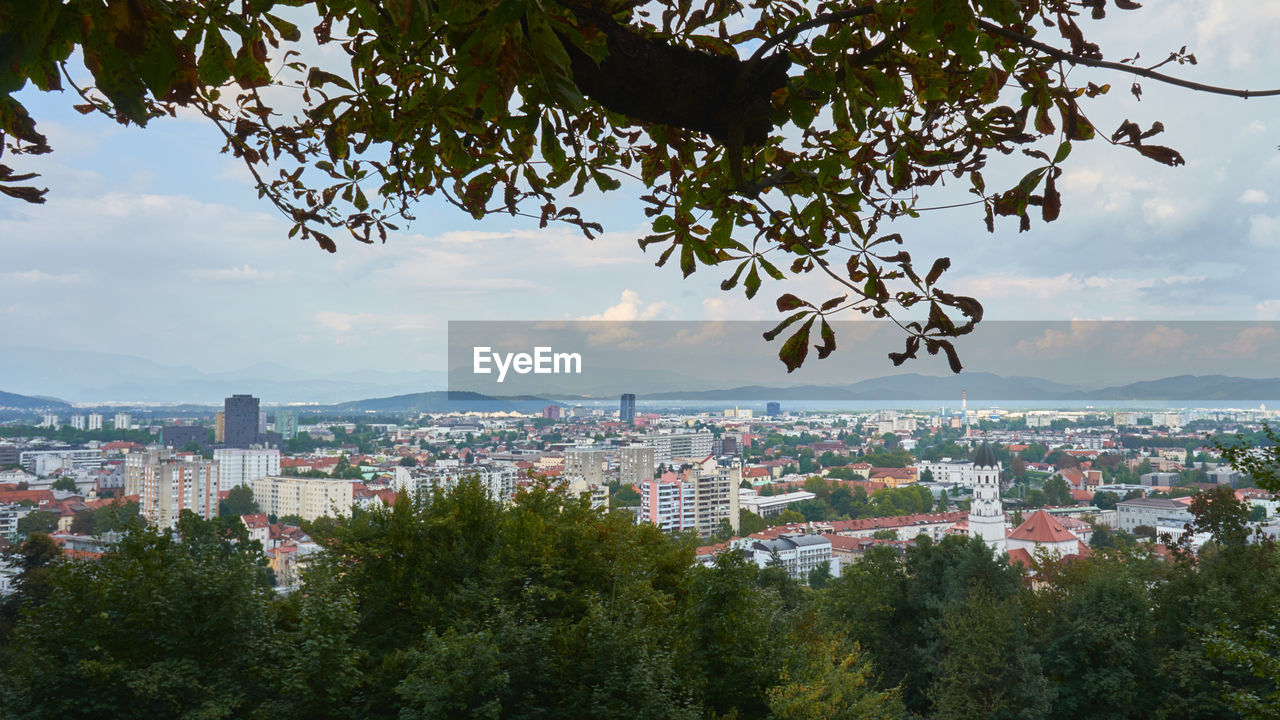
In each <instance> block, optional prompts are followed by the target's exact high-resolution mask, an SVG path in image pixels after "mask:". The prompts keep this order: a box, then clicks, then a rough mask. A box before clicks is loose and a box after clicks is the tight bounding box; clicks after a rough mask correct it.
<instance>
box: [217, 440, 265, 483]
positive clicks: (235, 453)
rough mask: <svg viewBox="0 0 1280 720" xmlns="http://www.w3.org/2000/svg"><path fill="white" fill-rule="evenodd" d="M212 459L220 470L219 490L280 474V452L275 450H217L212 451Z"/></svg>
mask: <svg viewBox="0 0 1280 720" xmlns="http://www.w3.org/2000/svg"><path fill="white" fill-rule="evenodd" d="M213 459H214V461H216V462H217V463H218V466H219V468H220V477H219V482H220V484H221V487H219V489H220V490H230V489H231V488H233V487H236V486H237V485H248V484H250V483H251V482H253V481H254V480H258V479H261V478H264V477H267V476H268V475H279V474H280V451H279V450H275V449H271V450H256V449H255V450H246V449H244V448H218V449H216V450H214V451H213Z"/></svg>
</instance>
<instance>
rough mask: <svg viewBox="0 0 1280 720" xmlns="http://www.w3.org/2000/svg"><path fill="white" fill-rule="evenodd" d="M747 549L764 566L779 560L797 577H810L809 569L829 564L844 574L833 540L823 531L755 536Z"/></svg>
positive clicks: (799, 578)
mask: <svg viewBox="0 0 1280 720" xmlns="http://www.w3.org/2000/svg"><path fill="white" fill-rule="evenodd" d="M746 539H747V540H749V541H750V543H749V544H745V546H744V547H743V549H744V550H745V551H746V552H747V553H749V557H750V558H751V559H752V560H754V561H755V563H756V565H759V566H760V567H762V568H764V567H768V566H769V565H770V564H777V565H779V566H781V567H782V568H783V569H784V570H786V571H787V574H788V575H790V576H791V578H792V579H793V580H800V581H802V582H803V581H807V580H808V578H809V573H811V572H813V570H814V569H815V568H817V567H818V566H820V565H826V566H827V567H828V568H829V569H830V570H831V574H832V575H833V576H839V575H840V564H839V563H838V562H835V561H834V560H833V559H832V557H831V541H830V540H828V539H827V538H825V537H822V536H821V535H800V534H796V535H782V536H781V537H777V538H773V539H771V540H754V539H751V538H746Z"/></svg>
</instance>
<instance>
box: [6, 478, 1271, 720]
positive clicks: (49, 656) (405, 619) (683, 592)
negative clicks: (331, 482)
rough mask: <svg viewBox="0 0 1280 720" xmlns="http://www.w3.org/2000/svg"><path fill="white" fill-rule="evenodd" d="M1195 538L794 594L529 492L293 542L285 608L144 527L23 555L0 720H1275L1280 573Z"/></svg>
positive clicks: (402, 512)
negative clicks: (106, 547) (301, 563)
mask: <svg viewBox="0 0 1280 720" xmlns="http://www.w3.org/2000/svg"><path fill="white" fill-rule="evenodd" d="M1219 510H1221V509H1219ZM1206 518H1207V519H1206V521H1205V522H1206V527H1208V528H1210V529H1213V530H1214V531H1215V541H1214V542H1211V543H1210V544H1209V545H1208V546H1206V548H1204V549H1202V550H1201V552H1200V553H1199V555H1198V556H1193V555H1191V554H1190V553H1189V552H1184V551H1181V550H1179V549H1178V548H1173V549H1172V550H1171V551H1170V552H1166V553H1161V554H1157V553H1155V552H1153V551H1152V549H1151V547H1150V546H1145V545H1140V544H1139V545H1134V544H1130V545H1125V546H1122V547H1119V548H1117V549H1114V550H1101V551H1098V552H1097V553H1095V554H1094V555H1093V556H1091V557H1088V558H1086V559H1082V560H1076V561H1074V562H1069V563H1066V564H1059V563H1055V562H1052V561H1050V560H1048V559H1047V558H1042V559H1041V561H1040V562H1039V563H1037V567H1035V568H1033V569H1032V570H1031V571H1030V573H1027V572H1024V571H1023V570H1022V569H1021V568H1019V567H1011V566H1010V565H1008V564H1007V563H1006V562H1004V561H1002V560H1001V559H1000V558H996V557H993V556H992V554H991V552H990V551H989V550H988V549H987V548H986V546H984V545H983V544H981V543H980V542H971V541H968V540H966V539H965V538H962V537H950V538H947V539H946V540H944V541H942V542H940V543H932V542H929V541H927V540H926V539H925V538H920V539H919V540H918V541H917V542H916V543H915V544H914V546H913V547H910V548H908V549H907V550H906V551H905V553H904V554H901V555H899V554H896V553H895V552H893V551H891V550H887V549H886V550H884V551H876V552H872V553H870V554H868V555H867V556H866V557H865V558H864V559H862V560H861V561H859V562H856V563H853V564H851V565H848V566H846V567H844V569H843V573H842V575H841V577H839V578H831V579H826V580H825V581H824V582H820V583H814V585H815V586H814V587H810V586H808V585H805V584H802V583H798V582H796V581H793V580H792V579H790V578H789V577H788V576H787V574H786V572H785V571H784V570H782V568H781V567H776V566H766V567H763V568H761V567H757V566H756V565H755V564H754V563H752V562H749V561H747V560H744V559H743V558H742V557H740V556H739V555H737V554H734V553H722V554H721V555H720V556H719V557H718V558H717V560H716V562H715V564H714V566H712V567H702V566H697V565H695V563H694V555H693V546H694V542H693V541H692V540H691V539H689V538H673V537H669V536H666V535H663V534H662V533H661V532H660V531H659V530H657V529H656V528H654V527H651V526H644V525H635V524H633V523H632V522H631V521H630V519H629V517H628V516H627V515H626V514H625V513H621V512H614V513H607V512H602V511H599V510H593V509H591V508H590V507H589V505H588V504H587V503H586V502H585V501H579V500H576V499H569V498H567V497H566V496H565V495H564V494H563V493H559V492H555V491H553V490H551V489H548V488H534V489H532V490H529V491H525V492H522V494H521V495H520V496H519V498H518V500H517V502H516V503H514V504H512V505H508V506H504V505H501V504H497V503H494V502H491V501H490V500H488V499H487V497H486V495H485V494H484V492H483V490H482V489H481V488H480V487H478V486H477V485H475V484H472V483H463V484H461V485H460V486H459V487H458V488H456V489H455V490H453V491H451V492H449V493H445V494H436V495H434V496H431V497H419V498H414V499H411V498H408V497H401V498H400V499H398V500H397V502H396V504H395V505H394V506H392V507H389V508H385V509H377V510H371V511H359V512H356V513H355V514H354V515H353V516H352V517H351V518H349V519H346V520H343V521H340V522H327V523H323V524H316V525H314V526H312V527H311V528H310V530H311V532H312V534H313V536H314V537H315V538H316V539H317V541H318V542H319V543H320V544H321V545H322V547H323V549H322V550H321V551H320V552H319V553H316V554H315V555H313V556H312V557H313V559H312V561H311V563H310V567H309V569H308V570H307V571H306V574H305V582H304V583H303V586H302V587H301V588H300V589H298V590H297V591H295V592H292V593H288V594H279V593H277V592H276V591H274V590H272V588H271V585H270V578H269V570H268V569H267V566H266V562H265V560H264V557H263V554H262V549H261V547H260V546H259V544H258V543H257V542H256V541H250V540H249V538H248V535H247V531H246V530H245V529H244V527H243V526H242V525H241V524H240V523H239V522H238V521H237V519H236V518H218V519H215V520H212V521H205V520H201V519H198V518H196V517H194V516H192V515H189V514H188V515H184V517H183V518H182V519H181V520H180V522H179V526H178V528H177V530H176V532H173V533H169V532H158V531H156V530H154V529H146V528H142V527H140V526H135V527H133V528H132V529H131V530H130V531H128V532H126V533H125V534H124V535H123V537H122V539H121V540H120V542H119V544H118V545H117V546H116V547H115V549H114V551H113V552H109V553H107V554H106V555H104V556H103V557H102V558H100V559H97V560H93V561H83V560H72V559H68V558H65V557H62V556H60V555H59V554H58V552H57V548H56V546H55V545H54V544H53V543H52V541H51V540H50V538H49V537H48V536H46V535H42V534H39V533H32V534H31V535H30V537H29V539H28V540H27V541H26V542H25V543H22V544H20V545H18V546H16V547H15V548H13V550H12V551H11V553H10V554H11V560H12V561H13V562H16V563H17V564H18V566H19V568H20V569H21V574H20V576H19V582H18V589H17V592H16V593H14V594H12V595H11V596H9V597H8V598H7V599H6V600H5V601H4V603H3V606H0V717H4V718H61V719H65V718H76V717H84V718H104V717H111V718H133V717H137V718H156V717H175V718H232V717H237V718H238V717H246V718H280V719H283V718H330V717H333V718H338V717H341V718H351V717H361V718H384V717H385V718H393V717H396V718H446V717H447V718H558V717H565V718H590V717H599V718H617V717H631V718H739V719H742V720H746V719H748V718H779V719H781V718H885V719H889V718H904V719H905V718H939V719H944V718H945V719H960V718H1041V717H1050V716H1052V717H1071V718H1076V719H1081V720H1088V719H1093V718H1107V719H1119V718H1168V719H1174V718H1187V719H1188V720H1189V719H1191V718H1265V717H1275V708H1276V707H1280V704H1278V703H1277V701H1278V700H1280V694H1278V693H1280V691H1278V687H1280V667H1278V665H1280V661H1278V659H1277V631H1278V630H1280V628H1278V627H1277V613H1276V607H1277V601H1280V562H1278V561H1280V553H1278V552H1277V549H1276V547H1275V546H1274V545H1273V544H1269V543H1256V542H1255V543H1249V542H1245V539H1244V537H1243V536H1242V535H1241V534H1240V533H1237V532H1234V531H1233V530H1232V528H1235V527H1237V525H1238V524H1235V523H1233V522H1231V520H1230V518H1225V516H1224V515H1223V513H1222V512H1221V511H1219V512H1217V513H1207V515H1206ZM1033 576H1034V577H1033ZM817 585H820V587H818V586H817Z"/></svg>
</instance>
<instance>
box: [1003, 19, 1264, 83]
mask: <svg viewBox="0 0 1280 720" xmlns="http://www.w3.org/2000/svg"><path fill="white" fill-rule="evenodd" d="M978 26H979V27H981V28H982V29H983V30H986V31H987V32H989V33H991V34H992V35H999V36H1000V37H1002V38H1005V39H1006V40H1012V41H1014V42H1016V43H1018V44H1019V45H1025V46H1027V47H1031V48H1035V49H1036V50H1039V51H1040V52H1042V53H1044V54H1046V55H1048V56H1050V57H1053V58H1057V59H1058V60H1064V61H1066V62H1069V63H1071V64H1072V65H1086V66H1088V67H1097V68H1106V69H1107V70H1119V71H1120V72H1126V73H1129V74H1131V75H1138V76H1140V77H1144V78H1149V79H1151V80H1157V81H1159V82H1162V83H1166V84H1168V85H1177V86H1178V87H1184V88H1188V89H1190V90H1196V91H1198V92H1207V93H1214V94H1216V95H1230V96H1232V97H1238V98H1244V99H1245V100H1248V99H1249V98H1251V97H1267V96H1275V95H1280V90H1236V89H1234V88H1225V87H1219V86H1217V85H1206V84H1204V83H1198V82H1193V81H1191V80H1183V79H1182V78H1176V77H1173V76H1172V75H1165V74H1164V73H1158V72H1155V71H1154V70H1150V69H1148V68H1142V67H1136V66H1133V65H1125V64H1123V63H1118V62H1111V61H1108V60H1097V59H1094V58H1087V57H1081V56H1080V55H1073V54H1071V53H1069V52H1067V51H1065V50H1059V49H1058V48H1056V47H1053V46H1052V45H1046V44H1044V43H1042V42H1040V41H1038V40H1034V39H1032V38H1030V37H1027V36H1026V35H1023V34H1022V33H1019V32H1015V31H1013V30H1009V29H1008V28H1003V27H1000V26H999V25H996V24H995V23H993V22H989V21H987V20H982V19H979V20H978ZM1156 67H1159V66H1156Z"/></svg>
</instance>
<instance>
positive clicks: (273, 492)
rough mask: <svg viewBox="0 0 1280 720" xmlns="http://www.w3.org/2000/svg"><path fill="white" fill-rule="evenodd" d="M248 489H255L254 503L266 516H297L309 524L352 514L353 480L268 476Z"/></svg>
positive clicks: (253, 483)
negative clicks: (322, 519) (320, 518)
mask: <svg viewBox="0 0 1280 720" xmlns="http://www.w3.org/2000/svg"><path fill="white" fill-rule="evenodd" d="M249 487H251V488H253V500H254V502H256V503H258V507H259V508H261V510H262V512H263V513H265V514H267V515H275V516H276V517H282V516H285V515H297V516H299V517H301V518H302V519H303V520H306V521H308V522H309V521H312V520H315V519H316V518H318V517H322V516H329V517H345V516H347V515H350V514H351V503H352V499H353V487H352V485H351V481H350V480H342V479H335V478H306V477H276V476H267V477H264V478H258V479H257V480H254V481H252V482H250V483H249Z"/></svg>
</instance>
